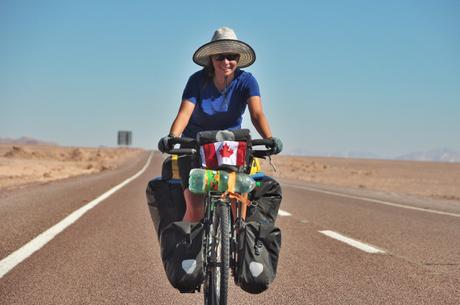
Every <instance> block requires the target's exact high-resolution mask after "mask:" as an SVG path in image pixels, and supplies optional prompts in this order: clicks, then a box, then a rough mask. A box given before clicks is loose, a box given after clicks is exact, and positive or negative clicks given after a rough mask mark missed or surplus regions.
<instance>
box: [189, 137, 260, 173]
mask: <svg viewBox="0 0 460 305" xmlns="http://www.w3.org/2000/svg"><path fill="white" fill-rule="evenodd" d="M197 142H198V145H199V146H200V157H201V166H202V167H204V168H208V169H213V170H218V169H224V170H229V171H235V172H248V170H249V168H250V161H251V160H250V158H251V157H250V154H249V149H250V143H251V135H250V131H249V129H239V130H233V131H230V130H211V131H201V132H199V133H197Z"/></svg>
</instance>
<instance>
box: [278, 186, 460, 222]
mask: <svg viewBox="0 0 460 305" xmlns="http://www.w3.org/2000/svg"><path fill="white" fill-rule="evenodd" d="M283 185H286V186H289V187H294V188H298V189H304V190H307V191H313V192H318V193H323V194H329V195H334V196H340V197H345V198H351V199H359V200H364V201H369V202H374V203H379V204H384V205H389V206H393V207H397V208H403V209H408V210H416V211H421V212H426V213H432V214H439V215H447V216H453V217H460V214H456V213H449V212H443V211H437V210H431V209H424V208H417V207H413V206H409V205H404V204H399V203H394V202H388V201H384V200H378V199H372V198H367V197H360V196H353V195H347V194H343V193H338V192H331V191H325V190H321V189H317V188H314V187H308V186H300V185H295V184H290V183H283Z"/></svg>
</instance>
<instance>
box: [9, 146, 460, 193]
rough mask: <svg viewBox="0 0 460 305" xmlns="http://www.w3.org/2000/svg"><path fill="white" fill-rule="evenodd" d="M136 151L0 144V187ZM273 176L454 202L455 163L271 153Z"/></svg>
mask: <svg viewBox="0 0 460 305" xmlns="http://www.w3.org/2000/svg"><path fill="white" fill-rule="evenodd" d="M141 152H142V150H141V149H128V148H83V147H62V146H57V145H12V144H10V145H7V144H0V189H11V188H15V187H18V186H21V185H24V184H27V183H42V182H49V181H53V180H58V179H64V178H68V177H72V176H76V175H88V174H93V173H98V172H101V171H105V170H111V169H114V168H116V167H118V166H120V165H121V164H122V163H123V162H124V161H126V160H127V159H129V158H132V157H135V156H136V154H139V153H141ZM272 163H273V164H274V166H275V167H276V168H277V170H276V172H275V171H274V169H273V167H272V166H271V165H270V164H269V162H268V161H267V160H262V162H261V165H262V169H263V171H264V172H265V173H266V174H268V175H271V176H273V177H275V178H282V179H289V180H300V181H305V182H310V183H314V184H320V185H324V186H338V187H345V188H348V189H356V190H366V191H379V192H387V193H392V194H401V195H411V196H418V197H424V198H432V199H442V200H453V201H460V163H442V162H420V161H391V160H367V159H347V158H329V157H328V158H326V157H295V156H283V155H281V156H274V157H273V158H272Z"/></svg>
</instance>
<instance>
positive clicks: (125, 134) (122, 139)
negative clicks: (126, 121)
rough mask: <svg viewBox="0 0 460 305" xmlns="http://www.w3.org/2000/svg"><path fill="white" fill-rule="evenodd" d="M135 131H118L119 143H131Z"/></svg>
mask: <svg viewBox="0 0 460 305" xmlns="http://www.w3.org/2000/svg"><path fill="white" fill-rule="evenodd" d="M132 135H133V133H132V132H131V131H128V130H120V131H119V132H118V145H131V141H132Z"/></svg>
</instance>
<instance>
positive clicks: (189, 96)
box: [182, 73, 200, 104]
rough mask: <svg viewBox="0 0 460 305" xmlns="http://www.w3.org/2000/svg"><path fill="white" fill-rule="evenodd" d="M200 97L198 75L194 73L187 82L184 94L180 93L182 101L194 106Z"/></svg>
mask: <svg viewBox="0 0 460 305" xmlns="http://www.w3.org/2000/svg"><path fill="white" fill-rule="evenodd" d="M199 96H200V74H199V73H195V74H193V75H192V76H190V78H189V79H188V81H187V84H186V85H185V89H184V92H183V93H182V100H189V101H190V102H192V103H193V104H196V102H197V100H198V98H199Z"/></svg>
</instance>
